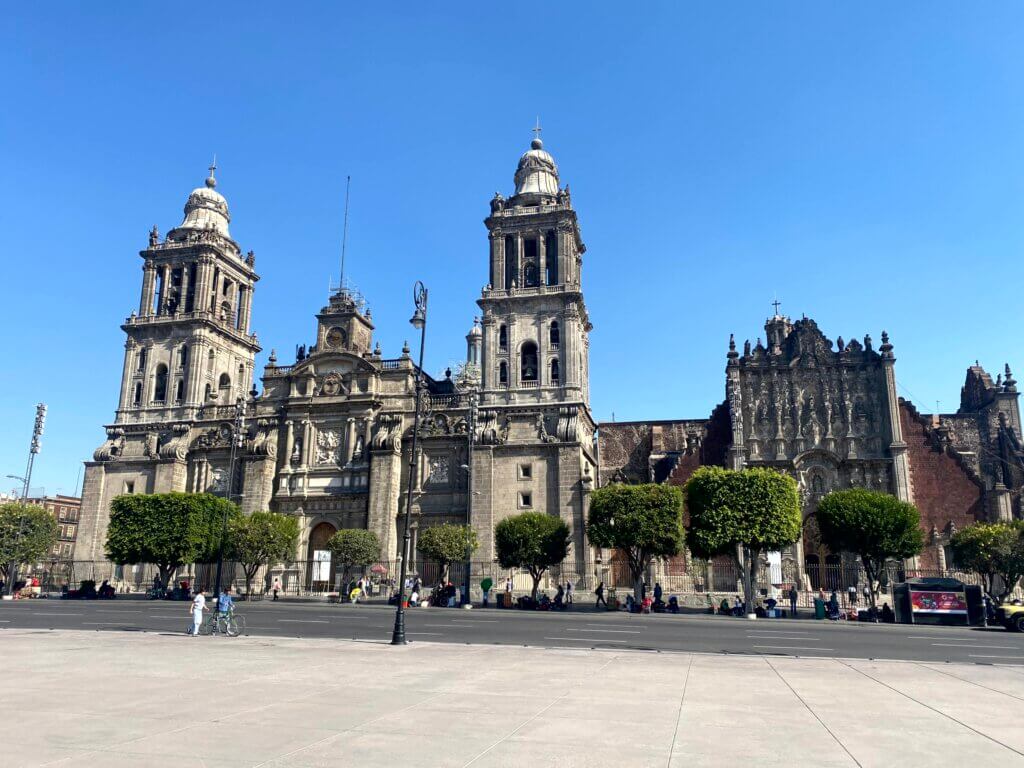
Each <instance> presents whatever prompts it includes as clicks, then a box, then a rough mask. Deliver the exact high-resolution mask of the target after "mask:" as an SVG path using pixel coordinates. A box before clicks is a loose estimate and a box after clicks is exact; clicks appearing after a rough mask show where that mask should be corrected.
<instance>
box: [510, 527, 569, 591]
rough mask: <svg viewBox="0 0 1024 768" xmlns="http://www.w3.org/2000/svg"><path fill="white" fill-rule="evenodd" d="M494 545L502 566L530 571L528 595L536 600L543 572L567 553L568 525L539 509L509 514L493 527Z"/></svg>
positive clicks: (556, 563) (562, 558)
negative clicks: (530, 583) (530, 585)
mask: <svg viewBox="0 0 1024 768" xmlns="http://www.w3.org/2000/svg"><path fill="white" fill-rule="evenodd" d="M494 547H495V549H496V550H497V552H498V564H499V565H501V567H502V568H526V569H527V570H528V571H529V572H530V578H532V579H533V588H532V589H531V590H530V597H531V599H533V600H534V601H536V599H537V586H538V585H539V584H540V580H541V577H542V576H543V575H544V572H545V571H546V570H547V569H548V568H550V567H551V566H553V565H558V563H560V562H562V561H563V560H565V556H566V555H567V554H569V526H568V525H566V524H565V521H564V520H562V519H561V518H559V517H555V516H554V515H546V514H544V513H543V512H523V513H522V514H520V515H512V516H511V517H506V518H505V519H504V520H502V521H501V522H500V523H498V525H497V526H495V528H494Z"/></svg>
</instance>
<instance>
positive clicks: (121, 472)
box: [76, 166, 260, 560]
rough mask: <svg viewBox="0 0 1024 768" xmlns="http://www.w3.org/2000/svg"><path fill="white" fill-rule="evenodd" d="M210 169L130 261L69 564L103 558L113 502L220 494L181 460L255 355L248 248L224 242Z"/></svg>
mask: <svg viewBox="0 0 1024 768" xmlns="http://www.w3.org/2000/svg"><path fill="white" fill-rule="evenodd" d="M215 169H216V166H211V167H210V175H209V177H208V178H207V179H206V182H205V184H204V185H203V186H201V187H198V188H197V189H194V190H193V191H192V192H191V194H189V196H188V201H187V202H186V203H185V218H184V220H183V221H182V222H181V224H180V225H178V226H177V227H175V228H174V229H172V230H171V231H170V232H168V234H167V237H166V238H165V239H164V240H163V241H162V242H161V240H160V235H159V232H158V231H157V228H156V227H153V229H152V231H151V232H150V233H149V245H148V247H147V248H146V249H145V250H143V251H141V252H140V253H139V256H141V257H142V261H143V264H142V291H141V296H140V298H139V306H138V312H132V313H131V316H130V317H128V318H127V320H125V322H124V324H123V325H122V326H121V328H122V329H123V330H124V332H125V334H126V335H127V337H128V338H127V340H126V342H125V355H124V369H123V371H122V374H121V390H120V396H119V398H118V406H117V412H116V414H115V417H114V423H113V424H111V425H108V426H107V428H106V429H107V440H106V442H104V444H103V445H101V446H100V447H99V448H97V449H96V452H95V454H94V460H93V461H91V462H86V470H85V481H84V485H83V489H82V496H83V498H82V518H81V525H80V528H79V539H78V541H79V544H78V548H77V553H76V554H77V555H78V557H79V558H80V559H83V560H101V559H103V558H104V546H105V540H106V528H107V520H108V518H109V509H110V501H111V500H112V499H113V498H114V497H115V496H118V495H120V494H124V493H163V492H168V491H193V490H214V491H216V492H222V493H226V492H228V489H226V488H220V487H218V486H216V483H217V482H220V481H219V480H216V481H209V478H207V477H205V475H204V476H203V477H199V476H198V474H197V472H196V470H195V468H194V467H192V468H191V469H190V464H189V461H188V459H189V453H190V450H191V449H192V448H193V447H194V443H195V441H196V439H197V438H198V437H199V436H200V432H201V431H202V430H201V427H202V428H207V429H210V428H215V427H216V426H217V425H218V424H219V423H220V422H223V421H224V420H225V418H227V419H228V420H230V414H229V413H228V412H229V411H231V410H233V407H234V403H235V402H236V400H237V399H238V398H245V397H247V396H248V393H249V390H250V389H252V385H253V363H254V359H255V356H256V353H257V352H258V351H259V349H260V348H259V345H258V343H257V340H256V336H255V335H253V334H250V332H249V321H250V315H251V311H252V295H253V289H254V287H255V284H256V281H257V280H259V277H258V276H257V275H256V272H255V271H254V266H255V257H254V255H253V253H252V251H249V253H248V254H246V255H243V253H242V251H241V249H240V248H239V246H238V243H236V242H235V241H234V240H232V239H231V235H230V233H229V231H228V224H229V222H230V215H229V213H228V204H227V201H226V200H225V199H224V196H223V195H221V194H220V193H219V192H217V191H216V186H217V180H216V178H215V177H214V171H215ZM222 411H223V412H222ZM221 426H222V428H223V425H221ZM207 474H208V473H207ZM221 475H223V472H220V473H218V474H217V477H218V478H220V476H221ZM211 482H212V483H213V485H211Z"/></svg>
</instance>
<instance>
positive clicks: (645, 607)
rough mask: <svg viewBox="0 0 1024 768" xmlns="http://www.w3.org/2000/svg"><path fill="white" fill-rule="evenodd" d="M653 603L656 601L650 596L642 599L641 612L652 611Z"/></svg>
mask: <svg viewBox="0 0 1024 768" xmlns="http://www.w3.org/2000/svg"><path fill="white" fill-rule="evenodd" d="M653 604H654V601H653V600H651V598H650V597H645V598H644V599H643V600H642V601H640V612H641V613H650V612H651V606H652V605H653Z"/></svg>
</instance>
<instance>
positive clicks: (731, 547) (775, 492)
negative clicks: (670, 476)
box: [686, 467, 801, 611]
mask: <svg viewBox="0 0 1024 768" xmlns="http://www.w3.org/2000/svg"><path fill="white" fill-rule="evenodd" d="M686 509H687V512H688V513H689V516H690V525H689V527H688V528H687V529H686V537H687V543H688V544H689V547H690V551H691V552H693V554H694V555H695V556H697V557H700V558H704V559H707V560H710V559H711V558H713V557H717V556H719V555H728V556H730V557H732V558H733V560H734V561H735V563H736V566H737V568H738V569H739V572H740V575H741V577H742V579H743V596H744V600H745V601H746V605H747V610H748V611H750V610H751V606H753V604H754V591H755V589H756V587H757V567H758V564H759V562H760V557H761V554H762V553H764V552H773V551H777V550H780V549H782V548H783V547H786V546H789V545H790V544H792V543H794V542H795V541H796V540H797V539H798V538H800V522H801V520H800V497H799V495H798V493H797V487H796V481H795V480H793V478H791V477H789V476H788V475H784V474H782V473H781V472H776V471H775V470H773V469H760V468H759V469H742V470H729V469H723V468H721V467H701V468H700V469H698V470H697V471H696V472H694V473H693V476H692V477H691V478H690V480H689V481H688V482H687V483H686Z"/></svg>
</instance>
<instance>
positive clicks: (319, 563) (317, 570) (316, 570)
mask: <svg viewBox="0 0 1024 768" xmlns="http://www.w3.org/2000/svg"><path fill="white" fill-rule="evenodd" d="M330 578H331V553H330V552H329V551H328V550H326V549H315V550H313V581H327V580H329V579H330Z"/></svg>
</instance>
